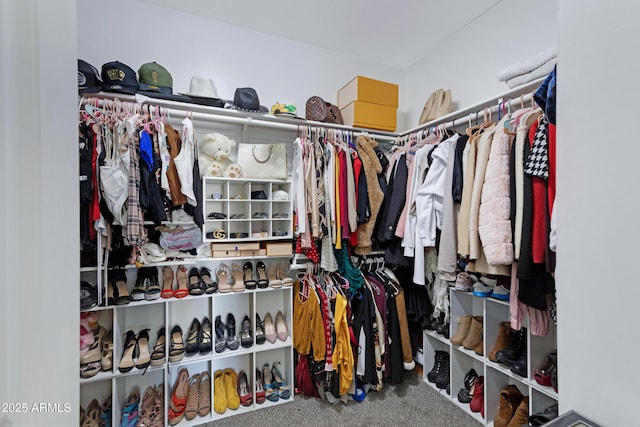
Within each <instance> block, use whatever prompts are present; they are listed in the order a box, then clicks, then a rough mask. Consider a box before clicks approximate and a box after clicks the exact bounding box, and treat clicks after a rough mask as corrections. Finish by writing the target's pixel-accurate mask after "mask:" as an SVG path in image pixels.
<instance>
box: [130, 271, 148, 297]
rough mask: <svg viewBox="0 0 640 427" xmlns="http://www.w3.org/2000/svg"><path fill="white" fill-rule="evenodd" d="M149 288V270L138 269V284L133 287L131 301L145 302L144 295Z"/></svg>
mask: <svg viewBox="0 0 640 427" xmlns="http://www.w3.org/2000/svg"><path fill="white" fill-rule="evenodd" d="M147 286H149V268H148V267H140V268H139V269H138V274H137V275H136V283H135V285H133V290H132V291H131V300H132V301H142V300H144V294H145V292H146V291H147Z"/></svg>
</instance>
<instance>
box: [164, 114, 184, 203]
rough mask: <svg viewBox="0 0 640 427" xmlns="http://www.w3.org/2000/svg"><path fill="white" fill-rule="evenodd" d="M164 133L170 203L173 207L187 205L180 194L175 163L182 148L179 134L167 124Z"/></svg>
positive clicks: (178, 177) (180, 186)
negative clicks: (166, 146)
mask: <svg viewBox="0 0 640 427" xmlns="http://www.w3.org/2000/svg"><path fill="white" fill-rule="evenodd" d="M165 131H166V133H167V145H168V148H169V154H170V156H171V157H170V160H169V166H168V168H167V181H168V183H169V189H170V193H171V202H172V204H173V206H182V205H185V204H187V196H185V195H184V194H182V189H181V188H182V185H181V183H180V176H179V175H178V169H177V167H176V162H175V159H176V157H177V156H178V153H180V151H181V148H182V140H181V139H180V133H179V132H178V131H177V130H175V129H174V128H173V127H172V126H171V125H170V124H168V123H167V124H166V125H165Z"/></svg>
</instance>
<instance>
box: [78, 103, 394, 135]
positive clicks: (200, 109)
mask: <svg viewBox="0 0 640 427" xmlns="http://www.w3.org/2000/svg"><path fill="white" fill-rule="evenodd" d="M88 98H97V99H98V105H99V106H102V104H103V103H104V100H109V101H115V100H118V101H121V102H131V103H136V104H141V105H143V104H146V105H154V106H159V107H167V108H170V109H171V110H170V112H169V114H170V116H171V117H172V118H180V119H183V118H185V117H187V116H189V117H191V118H192V119H196V120H198V121H204V122H214V123H230V124H236V125H248V126H259V127H270V128H276V129H284V130H294V131H297V130H298V129H299V128H300V126H308V127H322V128H331V129H340V130H346V131H352V132H356V133H364V134H367V135H370V136H372V137H374V138H376V139H380V140H390V141H393V140H395V138H396V134H395V133H392V132H384V131H375V133H374V131H372V130H371V129H364V128H356V127H352V126H345V125H338V124H333V123H324V122H314V121H310V120H305V119H295V118H287V117H282V116H278V117H276V116H272V115H270V114H252V113H247V112H245V111H239V110H231V109H227V108H218V107H208V106H204V105H199V104H190V103H185V102H176V101H169V100H164V99H158V98H150V97H147V96H144V95H140V94H136V95H124V94H119V93H110V92H98V93H94V94H91V95H90V96H87V97H84V101H83V102H86V100H87V99H88Z"/></svg>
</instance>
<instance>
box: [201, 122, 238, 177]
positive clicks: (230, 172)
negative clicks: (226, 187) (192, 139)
mask: <svg viewBox="0 0 640 427" xmlns="http://www.w3.org/2000/svg"><path fill="white" fill-rule="evenodd" d="M235 146H236V142H235V141H234V140H232V139H229V138H227V137H226V136H224V135H222V134H220V133H208V134H206V135H205V136H204V139H203V140H202V144H201V145H200V154H199V155H198V164H199V165H200V176H217V177H225V178H241V177H242V167H241V166H240V165H239V164H237V163H233V162H232V161H231V159H230V158H229V155H230V154H231V151H232V150H233V147H235Z"/></svg>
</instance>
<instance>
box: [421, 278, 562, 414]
mask: <svg viewBox="0 0 640 427" xmlns="http://www.w3.org/2000/svg"><path fill="white" fill-rule="evenodd" d="M450 302H451V317H450V325H451V326H450V333H449V336H454V334H455V333H456V329H457V327H458V323H457V320H458V318H459V317H461V316H465V315H473V316H482V317H483V355H479V354H477V353H476V352H475V351H474V350H468V349H466V348H464V347H463V346H462V345H461V346H456V345H453V344H452V343H451V341H450V340H449V339H446V338H445V337H444V336H443V335H440V334H438V333H437V332H436V331H430V330H425V331H424V332H423V351H424V365H423V366H424V377H423V379H424V382H425V383H427V384H428V385H429V386H430V387H432V388H434V389H435V390H437V391H438V392H439V393H440V394H441V395H442V396H444V397H445V398H447V399H449V400H451V401H452V402H453V403H454V404H455V405H457V406H458V407H460V408H461V409H462V410H463V411H465V412H466V413H468V414H469V415H471V416H472V417H473V418H474V419H475V420H477V421H478V422H479V423H481V424H482V425H487V426H492V425H493V420H494V418H495V416H496V413H497V411H498V407H499V401H500V391H501V390H502V389H503V388H504V387H505V386H506V385H508V384H513V385H515V386H516V387H517V388H518V389H519V390H520V392H521V393H522V394H523V395H524V396H529V414H533V413H535V412H537V411H540V410H542V409H544V408H546V407H548V406H550V405H551V404H553V403H557V402H558V393H556V392H555V391H554V390H553V389H552V388H551V387H546V386H542V385H540V384H538V383H537V382H536V381H535V380H534V379H533V376H534V374H535V371H536V369H539V368H542V367H543V366H544V365H545V363H546V361H547V354H548V353H549V352H551V351H553V350H554V349H556V343H557V341H556V329H555V326H554V325H553V321H552V320H551V319H550V320H549V332H548V333H547V335H545V336H534V335H532V334H531V331H530V328H529V324H528V318H527V319H526V320H525V322H524V324H523V327H526V328H527V348H526V350H525V351H526V353H527V377H521V376H519V375H517V374H515V373H513V372H511V370H510V368H509V367H508V366H506V365H504V364H501V363H495V362H492V361H490V360H489V358H488V355H489V352H490V351H491V350H492V349H493V346H494V344H495V342H496V340H497V338H498V333H499V324H500V322H505V321H510V312H509V302H508V301H502V300H498V299H494V298H481V297H477V296H474V295H473V294H472V293H471V292H462V291H456V290H455V289H453V288H450ZM436 351H446V352H447V353H449V362H450V379H449V381H450V383H449V388H450V390H451V394H450V395H447V394H446V392H445V390H444V389H442V390H439V389H437V387H436V385H435V384H434V383H431V382H429V381H428V380H427V375H428V374H429V372H430V371H431V370H432V368H433V366H434V363H435V352H436ZM472 368H473V369H475V371H476V372H477V374H478V376H484V414H485V416H484V418H483V417H482V415H481V414H480V412H472V411H471V409H470V404H468V403H467V404H464V403H460V402H459V401H458V392H459V391H460V389H462V388H464V377H465V375H466V374H467V373H468V372H469V370H471V369H472Z"/></svg>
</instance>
